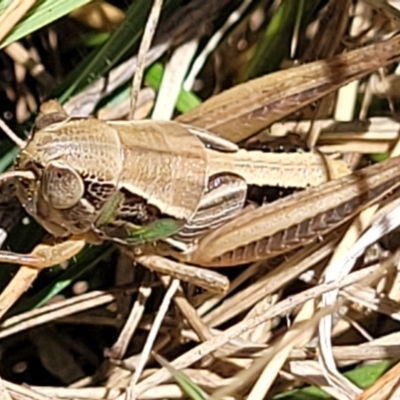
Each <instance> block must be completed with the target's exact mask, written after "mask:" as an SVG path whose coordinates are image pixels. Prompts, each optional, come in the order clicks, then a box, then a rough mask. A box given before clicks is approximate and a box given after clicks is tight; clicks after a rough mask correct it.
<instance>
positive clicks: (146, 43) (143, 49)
mask: <svg viewBox="0 0 400 400" xmlns="http://www.w3.org/2000/svg"><path fill="white" fill-rule="evenodd" d="M162 5H163V0H154V3H153V7H152V8H151V11H150V15H149V18H148V20H147V23H146V26H145V28H144V33H143V38H142V41H141V43H140V47H139V54H138V61H137V68H136V73H135V75H134V77H133V83H132V94H131V107H130V108H131V109H130V112H129V119H133V117H134V114H135V110H136V103H137V99H138V96H139V92H140V86H141V84H142V79H143V70H144V68H145V60H146V55H147V52H148V51H149V49H150V45H151V41H152V39H153V37H154V33H155V31H156V27H157V23H158V19H159V18H160V14H161V8H162Z"/></svg>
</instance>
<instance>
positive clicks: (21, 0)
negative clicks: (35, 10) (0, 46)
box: [0, 0, 36, 42]
mask: <svg viewBox="0 0 400 400" xmlns="http://www.w3.org/2000/svg"><path fill="white" fill-rule="evenodd" d="M35 3H36V0H16V1H12V2H10V3H9V5H8V7H7V8H6V10H5V11H4V12H3V13H2V14H1V16H0V26H1V29H0V42H2V41H3V39H4V38H5V37H6V36H7V35H8V33H9V32H10V31H11V30H12V29H13V28H14V26H15V25H16V24H17V22H18V21H20V20H21V19H22V18H23V17H24V15H25V14H26V13H27V12H28V11H29V9H30V8H31V7H32V6H33V5H34V4H35Z"/></svg>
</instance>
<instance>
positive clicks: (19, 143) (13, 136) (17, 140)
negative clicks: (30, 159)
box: [0, 118, 26, 149]
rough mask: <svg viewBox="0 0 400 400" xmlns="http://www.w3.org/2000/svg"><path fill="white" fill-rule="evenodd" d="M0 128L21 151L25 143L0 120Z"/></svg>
mask: <svg viewBox="0 0 400 400" xmlns="http://www.w3.org/2000/svg"><path fill="white" fill-rule="evenodd" d="M0 128H1V129H3V131H4V132H5V133H6V135H7V136H8V137H9V138H10V139H11V140H12V141H13V142H14V143H15V144H16V145H17V146H18V147H19V148H21V149H23V148H24V147H25V146H26V141H25V140H22V139H20V138H19V137H18V136H17V135H16V134H15V133H14V132H13V131H12V130H11V129H10V128H9V127H8V125H7V124H6V123H5V122H4V121H3V120H2V119H1V118H0Z"/></svg>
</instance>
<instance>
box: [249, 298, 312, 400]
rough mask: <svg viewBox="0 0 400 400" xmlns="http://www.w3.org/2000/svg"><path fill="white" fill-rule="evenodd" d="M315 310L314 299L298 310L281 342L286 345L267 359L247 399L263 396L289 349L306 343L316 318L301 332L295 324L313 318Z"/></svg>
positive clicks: (300, 323)
mask: <svg viewBox="0 0 400 400" xmlns="http://www.w3.org/2000/svg"><path fill="white" fill-rule="evenodd" d="M314 312H315V305H314V300H310V301H308V302H306V303H305V304H304V305H303V307H302V308H301V310H300V312H299V313H298V315H297V316H296V318H295V320H294V323H293V326H292V327H291V328H290V329H289V330H288V331H287V332H286V333H285V335H284V336H283V338H282V339H281V341H282V342H286V341H287V342H286V343H287V345H286V346H284V347H282V348H281V350H280V351H279V352H278V353H276V354H275V355H274V357H273V358H272V359H271V360H269V362H268V364H267V365H266V366H265V368H264V370H263V371H262V373H261V374H260V377H259V378H258V380H257V382H256V384H255V385H254V386H253V388H252V390H251V392H250V394H249V396H248V398H247V400H258V399H262V398H265V396H266V395H267V393H268V392H269V390H270V389H271V386H272V384H273V383H274V381H275V379H276V377H277V376H278V374H279V371H280V370H281V369H282V367H283V365H284V364H285V363H286V361H287V359H288V357H289V355H290V352H291V350H292V349H293V348H294V347H301V346H305V345H307V343H308V342H309V341H310V340H311V338H312V337H313V335H314V332H315V329H316V326H317V323H318V322H317V320H315V318H314V322H315V323H314V324H306V325H308V326H307V327H303V329H302V330H301V334H299V331H298V330H297V329H296V325H297V324H299V325H300V326H301V325H302V322H305V321H308V320H311V319H313V315H314Z"/></svg>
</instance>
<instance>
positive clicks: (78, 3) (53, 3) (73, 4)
mask: <svg viewBox="0 0 400 400" xmlns="http://www.w3.org/2000/svg"><path fill="white" fill-rule="evenodd" d="M90 1H92V0H68V1H65V0H41V1H38V2H37V3H36V4H35V5H34V6H33V7H32V8H31V9H30V10H29V12H28V13H27V14H26V16H25V17H24V18H23V19H22V20H21V21H20V22H19V23H18V24H17V25H16V26H15V27H14V29H13V30H12V31H11V32H10V33H9V34H8V36H7V37H6V38H5V39H4V40H3V42H2V43H1V44H0V49H1V48H3V47H5V46H7V45H9V44H10V43H12V42H15V41H17V40H19V39H21V38H23V37H25V36H27V35H29V34H30V33H32V32H36V31H37V30H38V29H40V28H43V27H44V26H46V25H49V24H50V23H52V22H54V21H55V20H57V19H59V18H61V17H64V16H65V15H67V14H69V13H70V12H71V11H74V10H76V9H77V8H79V7H82V6H84V5H85V4H87V3H90ZM8 3H9V2H4V1H3V2H2V3H0V14H1V13H2V12H3V11H4V9H5V8H6V7H7V5H8Z"/></svg>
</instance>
